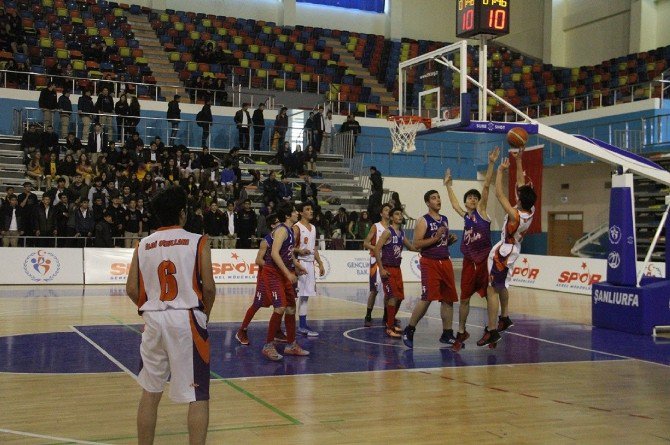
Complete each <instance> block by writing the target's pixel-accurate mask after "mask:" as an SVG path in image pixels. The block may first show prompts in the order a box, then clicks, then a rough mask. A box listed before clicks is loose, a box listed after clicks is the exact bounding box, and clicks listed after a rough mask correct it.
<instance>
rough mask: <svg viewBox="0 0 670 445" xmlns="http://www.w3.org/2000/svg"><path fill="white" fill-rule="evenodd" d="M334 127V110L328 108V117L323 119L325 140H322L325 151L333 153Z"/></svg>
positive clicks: (322, 147)
mask: <svg viewBox="0 0 670 445" xmlns="http://www.w3.org/2000/svg"><path fill="white" fill-rule="evenodd" d="M333 128H334V127H333V112H332V111H330V110H328V112H327V113H326V118H325V119H324V121H323V141H322V142H321V150H322V151H323V153H331V152H332V151H333V138H332V135H333Z"/></svg>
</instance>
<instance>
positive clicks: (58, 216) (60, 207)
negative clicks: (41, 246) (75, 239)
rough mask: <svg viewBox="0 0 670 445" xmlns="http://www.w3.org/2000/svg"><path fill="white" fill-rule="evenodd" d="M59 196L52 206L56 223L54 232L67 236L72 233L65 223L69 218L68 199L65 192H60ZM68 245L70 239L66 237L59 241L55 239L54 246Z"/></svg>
mask: <svg viewBox="0 0 670 445" xmlns="http://www.w3.org/2000/svg"><path fill="white" fill-rule="evenodd" d="M59 197H60V199H58V201H53V202H56V203H57V204H56V205H55V206H53V213H54V218H55V225H56V231H55V234H56V236H59V237H69V236H72V235H73V234H72V233H70V231H69V229H68V225H67V224H68V221H69V220H70V200H69V198H68V196H67V194H66V193H62V194H60V196H59ZM69 245H70V240H68V239H63V240H60V241H58V240H57V241H56V243H55V244H54V246H55V247H68V246H69Z"/></svg>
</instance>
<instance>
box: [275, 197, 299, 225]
mask: <svg viewBox="0 0 670 445" xmlns="http://www.w3.org/2000/svg"><path fill="white" fill-rule="evenodd" d="M294 208H295V207H294V205H293V204H292V203H290V202H284V203H282V204H280V205H278V206H277V211H276V212H275V213H276V214H277V219H278V220H279V222H282V223H283V222H284V221H286V219H287V218H288V217H289V216H291V213H293V210H294Z"/></svg>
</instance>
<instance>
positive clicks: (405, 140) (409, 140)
mask: <svg viewBox="0 0 670 445" xmlns="http://www.w3.org/2000/svg"><path fill="white" fill-rule="evenodd" d="M388 121H389V130H390V131H391V141H392V142H393V148H392V149H391V153H400V152H403V151H404V152H406V153H410V152H413V151H415V150H416V146H415V145H414V140H415V139H416V132H417V131H419V130H420V129H422V128H424V129H426V128H430V123H431V120H430V119H429V118H423V117H421V116H389V118H388Z"/></svg>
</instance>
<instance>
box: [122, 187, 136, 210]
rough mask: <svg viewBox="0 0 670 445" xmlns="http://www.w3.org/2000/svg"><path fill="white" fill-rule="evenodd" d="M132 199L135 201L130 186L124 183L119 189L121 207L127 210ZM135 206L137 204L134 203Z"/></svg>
mask: <svg viewBox="0 0 670 445" xmlns="http://www.w3.org/2000/svg"><path fill="white" fill-rule="evenodd" d="M132 199H135V194H134V193H133V192H132V191H131V190H130V185H128V183H124V184H123V186H122V189H121V205H123V207H125V208H126V210H127V209H128V205H129V204H130V201H131V200H132ZM135 204H137V202H135Z"/></svg>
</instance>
